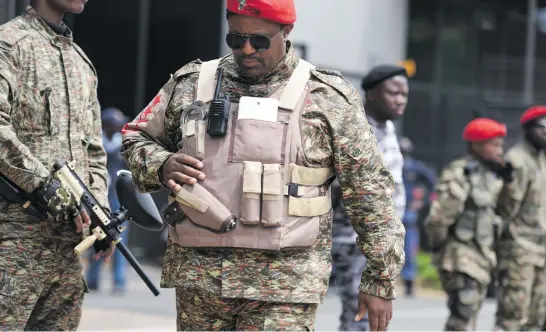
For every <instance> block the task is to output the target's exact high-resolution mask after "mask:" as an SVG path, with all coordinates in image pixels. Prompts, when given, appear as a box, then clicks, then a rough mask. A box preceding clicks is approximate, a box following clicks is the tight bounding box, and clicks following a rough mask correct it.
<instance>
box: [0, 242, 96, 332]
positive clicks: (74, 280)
mask: <svg viewBox="0 0 546 332" xmlns="http://www.w3.org/2000/svg"><path fill="white" fill-rule="evenodd" d="M74 246H75V244H72V245H68V244H67V243H66V242H62V241H60V240H54V239H48V240H45V239H14V240H0V331H8V330H9V331H14V330H19V331H21V330H30V331H74V330H76V329H77V327H78V325H79V322H80V318H81V307H82V302H83V296H84V292H86V290H87V289H86V286H85V281H84V280H83V277H82V265H81V263H80V260H79V258H78V257H77V256H76V255H75V254H74V252H73V250H74Z"/></svg>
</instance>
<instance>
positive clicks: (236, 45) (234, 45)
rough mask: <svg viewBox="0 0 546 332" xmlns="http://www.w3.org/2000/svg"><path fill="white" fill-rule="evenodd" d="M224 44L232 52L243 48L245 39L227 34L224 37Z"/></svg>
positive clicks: (233, 34) (234, 34)
mask: <svg viewBox="0 0 546 332" xmlns="http://www.w3.org/2000/svg"><path fill="white" fill-rule="evenodd" d="M226 43H227V45H228V47H229V48H231V49H232V50H238V49H240V48H241V47H243V45H244V43H245V39H244V38H243V36H241V35H238V34H236V33H228V34H227V35H226Z"/></svg>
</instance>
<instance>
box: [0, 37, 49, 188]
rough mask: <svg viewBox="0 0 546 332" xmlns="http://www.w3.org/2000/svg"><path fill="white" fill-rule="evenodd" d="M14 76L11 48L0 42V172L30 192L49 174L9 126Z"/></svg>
mask: <svg viewBox="0 0 546 332" xmlns="http://www.w3.org/2000/svg"><path fill="white" fill-rule="evenodd" d="M16 73H17V67H16V61H15V60H14V58H13V56H12V55H11V49H10V48H9V47H8V46H6V45H4V44H3V43H1V41H0V146H2V149H1V151H0V172H1V173H2V174H4V175H5V176H6V177H7V178H9V179H10V180H12V181H13V182H14V183H15V184H17V185H18V186H19V187H20V188H21V189H23V190H24V191H26V192H28V193H31V192H33V191H34V190H35V189H36V188H38V187H39V186H40V185H41V183H42V182H43V181H44V179H45V178H46V177H47V176H49V174H50V172H49V171H48V169H47V168H46V167H45V166H44V165H43V164H42V163H41V162H40V161H39V160H38V159H36V158H35V157H34V156H33V155H32V153H31V152H30V150H29V148H28V147H27V146H26V145H24V144H23V143H22V142H21V141H20V140H19V138H18V137H17V133H16V131H15V128H14V127H13V125H12V123H11V113H12V102H13V100H14V98H15V94H16V93H17V90H16V87H17V83H16V82H17V78H16V76H17V74H16Z"/></svg>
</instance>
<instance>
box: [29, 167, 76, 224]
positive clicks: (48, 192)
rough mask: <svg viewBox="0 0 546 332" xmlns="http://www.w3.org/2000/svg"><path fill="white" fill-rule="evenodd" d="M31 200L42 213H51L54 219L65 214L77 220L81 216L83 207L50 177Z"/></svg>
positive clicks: (33, 193) (33, 194)
mask: <svg viewBox="0 0 546 332" xmlns="http://www.w3.org/2000/svg"><path fill="white" fill-rule="evenodd" d="M30 198H31V203H32V204H34V206H35V207H36V208H37V209H38V210H39V211H40V212H43V213H49V214H50V215H51V216H52V217H53V218H55V217H57V216H59V215H63V214H68V215H69V216H70V217H72V218H75V217H76V216H78V215H79V214H80V209H81V207H80V206H79V204H77V202H76V199H75V198H74V196H73V195H72V193H71V192H70V191H69V190H68V189H66V188H64V187H63V186H62V185H61V183H60V182H59V181H58V180H56V179H54V178H53V177H48V178H47V179H46V180H45V181H44V182H43V184H42V185H41V186H40V187H38V188H37V189H36V190H34V191H33V192H32V194H31V195H30Z"/></svg>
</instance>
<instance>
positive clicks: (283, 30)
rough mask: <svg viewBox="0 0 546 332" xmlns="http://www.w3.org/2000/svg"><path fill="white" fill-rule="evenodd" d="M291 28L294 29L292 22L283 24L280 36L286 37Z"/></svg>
mask: <svg viewBox="0 0 546 332" xmlns="http://www.w3.org/2000/svg"><path fill="white" fill-rule="evenodd" d="M292 29H294V24H290V25H285V26H284V27H283V28H282V36H283V37H284V39H286V38H288V35H290V32H292Z"/></svg>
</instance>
